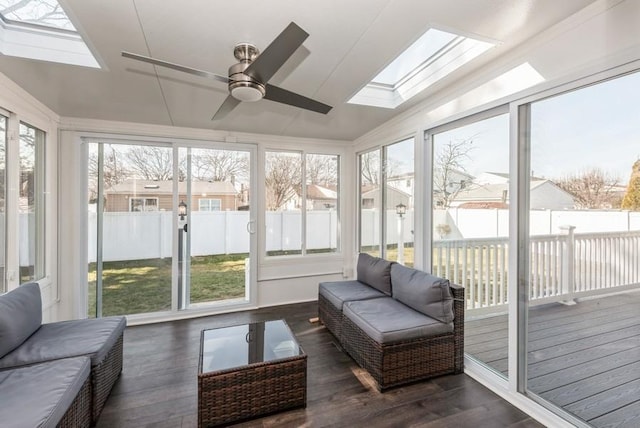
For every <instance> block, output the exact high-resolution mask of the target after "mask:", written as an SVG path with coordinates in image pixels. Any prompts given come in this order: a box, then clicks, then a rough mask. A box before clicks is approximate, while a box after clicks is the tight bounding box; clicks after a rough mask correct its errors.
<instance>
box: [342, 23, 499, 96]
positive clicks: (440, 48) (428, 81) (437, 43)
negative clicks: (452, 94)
mask: <svg viewBox="0 0 640 428" xmlns="http://www.w3.org/2000/svg"><path fill="white" fill-rule="evenodd" d="M493 46H495V44H494V43H490V42H485V41H480V40H477V39H472V38H470V37H464V36H460V35H457V34H453V33H449V32H446V31H441V30H436V29H434V28H430V29H429V30H427V32H426V33H424V34H423V35H422V36H421V37H420V38H419V39H418V40H416V41H415V42H414V43H413V44H412V45H411V46H409V47H408V48H407V49H406V50H405V51H404V52H402V53H401V54H400V55H398V57H397V58H396V59H395V60H393V61H392V62H391V63H390V64H389V65H388V66H387V67H385V68H384V70H382V71H381V72H380V73H378V75H377V76H376V77H374V78H373V79H372V80H371V82H369V83H368V84H367V85H366V86H365V87H364V88H362V90H360V92H358V93H357V94H356V95H354V96H353V98H351V99H350V100H349V102H350V103H352V104H364V105H370V106H375V107H385V108H396V107H397V106H399V105H400V104H402V103H403V102H405V101H407V100H408V99H410V98H411V97H413V96H415V95H417V94H418V93H419V92H421V91H423V90H424V89H426V88H427V87H429V86H431V85H433V84H434V83H435V82H437V81H438V80H440V79H442V78H444V77H445V76H447V75H448V74H450V73H452V72H453V71H455V70H457V69H458V68H460V67H462V66H463V65H464V64H466V63H468V62H469V61H471V60H472V59H474V58H476V57H477V56H479V55H481V54H482V53H484V52H486V51H487V50H488V49H490V48H492V47H493Z"/></svg>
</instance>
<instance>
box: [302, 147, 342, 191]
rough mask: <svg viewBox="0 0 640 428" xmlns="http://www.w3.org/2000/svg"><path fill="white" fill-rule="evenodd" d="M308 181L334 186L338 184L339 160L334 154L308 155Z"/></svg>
mask: <svg viewBox="0 0 640 428" xmlns="http://www.w3.org/2000/svg"><path fill="white" fill-rule="evenodd" d="M305 167H306V173H307V183H309V184H318V185H321V186H324V187H332V186H336V185H337V184H338V162H337V157H336V156H334V155H312V154H309V155H307V157H306V165H305Z"/></svg>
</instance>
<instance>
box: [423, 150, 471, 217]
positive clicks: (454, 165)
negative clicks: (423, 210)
mask: <svg viewBox="0 0 640 428" xmlns="http://www.w3.org/2000/svg"><path fill="white" fill-rule="evenodd" d="M472 149H473V138H467V139H463V140H455V141H451V140H450V141H449V142H447V143H446V144H444V145H443V146H441V147H439V148H438V150H437V151H436V153H435V159H434V165H433V193H434V199H435V202H436V205H437V206H440V207H443V208H449V206H450V205H451V201H453V200H454V199H455V198H456V196H457V195H458V193H460V191H462V190H463V189H464V188H465V187H466V186H467V184H468V183H467V181H466V180H465V179H464V176H465V175H466V174H465V173H466V168H465V161H467V160H470V159H471V158H470V156H469V153H470V152H471V150H472Z"/></svg>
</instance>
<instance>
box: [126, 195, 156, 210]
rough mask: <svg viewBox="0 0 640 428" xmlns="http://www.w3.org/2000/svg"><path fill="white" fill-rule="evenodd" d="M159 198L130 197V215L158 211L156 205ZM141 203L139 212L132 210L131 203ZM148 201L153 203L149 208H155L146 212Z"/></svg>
mask: <svg viewBox="0 0 640 428" xmlns="http://www.w3.org/2000/svg"><path fill="white" fill-rule="evenodd" d="M158 199H159V198H153V197H152V198H148V197H144V196H132V197H130V198H129V212H130V213H138V212H141V213H144V212H150V211H153V212H155V211H159V210H160V209H159V208H158V203H159V200H158ZM137 200H139V201H142V209H141V210H140V211H134V210H133V201H137ZM149 201H155V205H153V204H151V205H150V206H155V209H153V210H147V203H148V202H149Z"/></svg>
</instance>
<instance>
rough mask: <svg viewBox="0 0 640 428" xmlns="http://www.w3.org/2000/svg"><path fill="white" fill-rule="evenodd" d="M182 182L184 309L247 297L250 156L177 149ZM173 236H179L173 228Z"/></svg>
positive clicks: (248, 275)
mask: <svg viewBox="0 0 640 428" xmlns="http://www.w3.org/2000/svg"><path fill="white" fill-rule="evenodd" d="M180 159H181V162H185V164H186V171H187V177H186V178H187V180H184V181H181V182H180V183H179V184H178V193H179V194H178V199H179V200H180V202H184V203H185V204H186V205H187V207H186V208H187V210H188V223H189V224H188V227H187V233H186V236H185V240H186V242H185V260H188V264H187V265H185V266H184V269H185V270H186V274H185V279H186V284H185V285H186V287H185V293H186V295H187V296H188V298H187V299H186V301H188V302H189V305H190V307H194V306H197V305H202V304H205V303H208V302H216V301H223V300H227V301H238V300H240V301H243V300H248V299H249V290H250V274H249V269H250V264H249V260H250V258H249V254H250V251H251V232H252V231H254V230H255V225H254V224H252V223H251V211H250V209H249V207H250V200H249V198H250V193H249V184H250V178H251V172H250V165H251V153H250V152H249V151H243V150H221V149H220V150H219V149H204V148H181V149H180ZM178 233H179V235H180V234H182V233H183V232H182V231H181V230H180V229H179V230H178Z"/></svg>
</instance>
